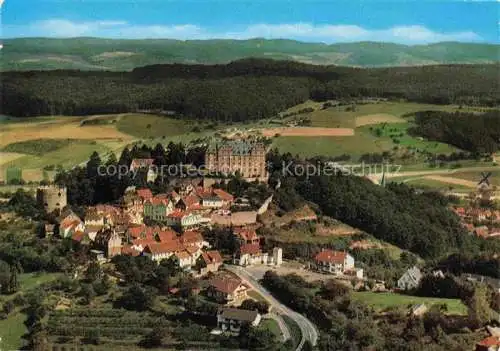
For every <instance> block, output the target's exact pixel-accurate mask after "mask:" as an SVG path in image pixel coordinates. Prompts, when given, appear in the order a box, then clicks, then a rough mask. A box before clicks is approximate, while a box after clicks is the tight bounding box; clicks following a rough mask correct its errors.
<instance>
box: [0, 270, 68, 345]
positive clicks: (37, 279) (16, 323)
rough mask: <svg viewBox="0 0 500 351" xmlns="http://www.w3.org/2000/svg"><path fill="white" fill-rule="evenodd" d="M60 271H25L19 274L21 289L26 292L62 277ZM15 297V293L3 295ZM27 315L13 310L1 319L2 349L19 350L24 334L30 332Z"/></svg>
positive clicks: (7, 298) (10, 297)
mask: <svg viewBox="0 0 500 351" xmlns="http://www.w3.org/2000/svg"><path fill="white" fill-rule="evenodd" d="M60 276H61V274H60V273H40V274H37V273H24V274H21V275H20V276H19V284H20V288H19V291H20V292H23V293H26V292H27V291H30V290H32V289H33V288H35V287H37V286H39V285H40V284H43V283H47V282H50V281H53V280H55V279H56V278H58V277H60ZM11 299H13V295H10V296H2V297H1V298H0V305H1V304H2V303H3V301H6V300H11ZM25 320H26V315H25V314H24V313H21V312H19V311H18V310H16V311H14V312H12V313H11V314H10V315H9V316H8V317H7V319H4V320H0V338H1V340H0V350H18V349H20V348H21V346H22V336H23V335H24V334H26V333H27V332H28V330H27V328H26V326H25V325H24V321H25Z"/></svg>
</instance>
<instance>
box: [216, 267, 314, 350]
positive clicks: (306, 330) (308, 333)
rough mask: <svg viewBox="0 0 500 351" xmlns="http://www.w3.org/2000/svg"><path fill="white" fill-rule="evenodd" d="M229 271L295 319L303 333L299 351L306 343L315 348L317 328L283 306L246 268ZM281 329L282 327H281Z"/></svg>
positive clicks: (276, 308)
mask: <svg viewBox="0 0 500 351" xmlns="http://www.w3.org/2000/svg"><path fill="white" fill-rule="evenodd" d="M225 268H226V269H227V270H228V271H230V272H232V273H234V274H236V275H237V276H238V277H240V278H241V279H242V280H244V281H245V283H247V284H248V285H249V286H250V287H251V288H252V289H254V290H255V291H257V292H258V293H259V294H261V295H262V296H263V297H264V298H265V299H266V300H267V301H268V302H269V304H270V305H271V307H272V308H273V309H274V310H275V312H279V313H282V314H284V315H287V316H289V317H290V318H291V319H293V320H294V321H295V322H296V323H297V324H298V326H299V327H300V330H301V332H302V338H301V341H300V343H299V345H298V346H297V351H298V350H301V349H302V347H303V345H304V343H305V342H306V341H309V342H311V344H312V345H313V346H314V345H316V342H317V340H318V331H317V329H316V326H315V325H314V324H313V323H312V322H311V321H310V320H309V319H307V318H306V317H304V316H303V315H301V314H299V313H297V312H295V311H293V310H291V309H290V308H288V307H287V306H285V305H283V304H282V303H281V302H279V301H278V300H276V299H275V298H274V297H273V296H272V295H271V293H269V291H267V289H265V288H264V287H263V286H262V285H261V284H260V283H259V282H258V280H257V279H256V277H254V276H253V275H252V274H251V273H249V272H248V271H247V270H245V268H243V267H239V266H226V267H225ZM280 327H281V326H280Z"/></svg>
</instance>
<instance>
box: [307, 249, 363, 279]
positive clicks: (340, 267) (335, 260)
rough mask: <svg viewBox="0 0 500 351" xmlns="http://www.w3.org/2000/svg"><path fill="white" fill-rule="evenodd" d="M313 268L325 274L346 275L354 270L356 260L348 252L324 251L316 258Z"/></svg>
mask: <svg viewBox="0 0 500 351" xmlns="http://www.w3.org/2000/svg"><path fill="white" fill-rule="evenodd" d="M313 268H315V269H316V270H318V271H320V272H324V273H332V274H344V273H345V272H346V271H350V270H353V269H354V258H353V257H352V256H351V255H349V254H348V253H347V252H343V251H332V250H323V251H321V252H319V253H318V254H317V255H316V256H314V261H313Z"/></svg>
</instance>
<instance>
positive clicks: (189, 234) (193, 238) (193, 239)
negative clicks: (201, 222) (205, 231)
mask: <svg viewBox="0 0 500 351" xmlns="http://www.w3.org/2000/svg"><path fill="white" fill-rule="evenodd" d="M180 240H181V242H182V243H183V244H196V243H200V242H202V241H203V236H202V235H201V233H200V232H198V231H195V230H187V231H185V232H184V233H182V235H181V237H180Z"/></svg>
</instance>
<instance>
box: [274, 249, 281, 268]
mask: <svg viewBox="0 0 500 351" xmlns="http://www.w3.org/2000/svg"><path fill="white" fill-rule="evenodd" d="M273 262H274V264H275V265H276V266H280V265H281V264H282V263H283V249H282V248H281V247H275V248H273Z"/></svg>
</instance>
